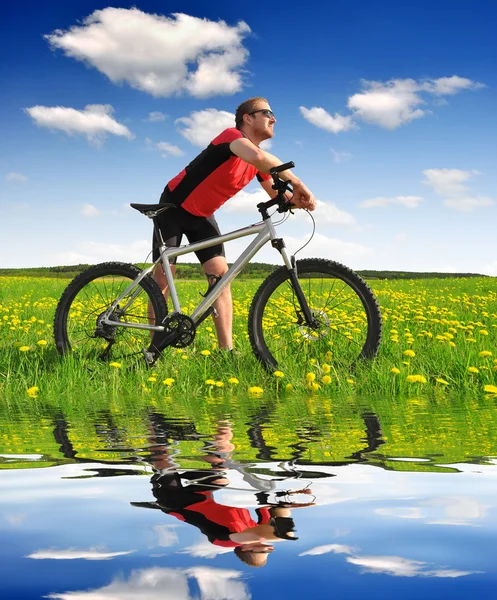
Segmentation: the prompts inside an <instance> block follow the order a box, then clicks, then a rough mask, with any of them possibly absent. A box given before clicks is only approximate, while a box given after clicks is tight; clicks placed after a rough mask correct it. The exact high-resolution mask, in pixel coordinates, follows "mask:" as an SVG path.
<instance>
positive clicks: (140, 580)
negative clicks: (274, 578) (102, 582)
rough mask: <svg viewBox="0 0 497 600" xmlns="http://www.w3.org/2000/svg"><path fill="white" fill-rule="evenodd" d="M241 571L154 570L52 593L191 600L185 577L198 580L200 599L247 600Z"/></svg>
mask: <svg viewBox="0 0 497 600" xmlns="http://www.w3.org/2000/svg"><path fill="white" fill-rule="evenodd" d="M241 575H242V573H241V572H240V571H234V570H225V569H214V568H211V567H193V568H191V569H184V570H182V569H166V568H160V567H155V568H152V569H142V570H139V571H132V572H131V574H130V577H129V579H128V580H127V581H123V579H122V578H119V579H117V578H116V579H115V580H114V581H113V582H112V583H110V584H109V585H107V586H105V587H102V588H99V589H96V590H88V591H75V592H63V593H53V594H49V595H48V596H46V597H47V598H52V599H53V600H117V599H119V600H137V598H139V599H140V600H191V599H193V598H194V597H196V596H197V595H196V594H190V589H189V582H188V578H194V579H196V580H197V584H198V588H199V590H200V598H201V600H218V599H219V598H223V599H225V600H249V598H250V593H249V591H248V589H247V586H246V585H245V583H244V582H243V581H238V579H239V578H240V577H241Z"/></svg>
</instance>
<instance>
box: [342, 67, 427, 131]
mask: <svg viewBox="0 0 497 600" xmlns="http://www.w3.org/2000/svg"><path fill="white" fill-rule="evenodd" d="M362 85H363V87H364V88H365V91H363V92H360V93H358V94H354V95H353V96H351V97H350V98H349V100H348V104H347V105H348V107H349V108H350V110H352V111H353V112H354V114H355V116H356V117H358V118H360V119H362V120H363V121H366V122H367V123H374V124H376V125H379V126H380V127H384V128H385V129H395V128H396V127H399V125H402V124H403V123H408V122H409V121H412V120H413V119H418V118H420V117H422V116H424V115H425V111H423V110H421V109H419V108H415V107H417V106H418V105H419V104H423V103H424V101H423V100H422V98H421V97H420V96H418V95H417V94H416V92H417V91H418V89H419V86H418V84H417V83H416V81H414V79H396V80H395V79H394V80H391V81H387V82H386V83H383V82H379V81H363V82H362Z"/></svg>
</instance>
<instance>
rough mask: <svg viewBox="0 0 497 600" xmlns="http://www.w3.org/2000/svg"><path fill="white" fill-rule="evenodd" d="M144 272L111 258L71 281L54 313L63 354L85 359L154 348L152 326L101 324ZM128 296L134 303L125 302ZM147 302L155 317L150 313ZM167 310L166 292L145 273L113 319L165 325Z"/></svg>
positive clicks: (55, 332)
mask: <svg viewBox="0 0 497 600" xmlns="http://www.w3.org/2000/svg"><path fill="white" fill-rule="evenodd" d="M140 273H141V271H140V269H138V268H137V267H135V266H134V265H130V264H126V263H119V262H110V263H102V264H99V265H95V266H93V267H90V268H89V269H87V270H86V271H84V272H83V273H81V274H80V275H78V276H77V277H76V278H75V279H73V281H72V282H71V283H70V284H69V285H68V286H67V288H66V289H65V291H64V293H63V294H62V297H61V299H60V301H59V304H58V306H57V310H56V312H55V319H54V336H55V342H56V345H57V350H58V351H59V353H60V354H62V355H64V354H67V353H69V352H73V353H74V354H76V355H77V356H78V357H82V358H88V359H101V360H116V359H119V358H121V359H122V358H124V357H126V356H130V355H134V354H140V355H141V354H142V351H143V350H144V349H146V350H148V349H150V346H151V335H150V330H148V329H137V328H131V327H120V326H118V325H116V326H111V325H104V324H102V323H100V322H99V317H100V316H101V315H102V314H103V313H104V312H105V311H106V310H107V309H108V308H109V307H110V306H111V304H112V302H113V301H114V300H115V299H116V298H117V297H118V296H119V295H120V294H122V293H123V292H124V291H125V290H126V288H127V287H128V286H130V285H131V283H132V282H133V280H134V279H136V277H138V275H139V274H140ZM130 300H131V303H130V305H129V306H126V305H127V304H128V302H129V301H130ZM149 304H150V306H151V310H152V311H153V312H151V315H152V317H149ZM121 307H122V308H121ZM124 307H126V308H124ZM166 314H167V307H166V303H165V300H164V296H163V295H162V292H161V290H160V288H159V286H158V285H157V283H156V282H155V281H154V280H153V279H152V278H151V277H150V276H148V275H147V277H145V278H144V279H142V280H141V281H140V283H139V284H138V286H136V287H134V288H133V289H132V290H131V292H129V293H128V294H127V295H126V296H125V297H124V298H123V299H122V300H121V302H120V303H119V305H118V306H117V307H116V308H115V309H114V312H113V313H112V315H111V316H110V319H111V320H115V321H116V323H117V322H122V323H123V322H126V323H138V324H142V325H148V324H151V325H155V323H161V322H162V321H163V320H164V318H165V317H166Z"/></svg>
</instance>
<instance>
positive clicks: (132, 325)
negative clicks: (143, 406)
mask: <svg viewBox="0 0 497 600" xmlns="http://www.w3.org/2000/svg"><path fill="white" fill-rule="evenodd" d="M293 166H294V165H293V163H287V164H285V165H281V166H280V167H276V168H274V169H272V170H271V175H272V177H273V181H274V185H273V188H274V189H275V190H277V192H278V195H277V196H276V197H275V198H273V199H272V200H269V201H267V202H262V203H260V204H258V205H257V209H258V210H259V212H260V214H261V216H262V221H260V222H259V223H256V224H254V225H250V226H248V227H244V228H242V229H238V230H236V231H232V232H231V233H227V234H224V235H220V236H216V237H213V238H210V239H207V240H204V241H202V242H196V243H193V244H188V245H184V246H180V247H178V248H176V247H167V246H166V245H165V244H164V241H163V239H162V236H161V235H160V231H159V228H158V226H157V223H156V217H157V216H158V215H159V214H160V213H162V212H164V211H166V210H173V209H174V208H175V207H174V206H173V205H171V204H131V206H132V207H133V208H135V209H136V210H138V211H139V212H141V213H142V214H144V215H146V216H148V217H149V218H151V219H153V221H154V227H155V230H156V234H157V236H158V239H160V240H161V244H160V248H159V249H160V257H159V259H158V260H157V261H156V262H155V263H154V264H153V265H152V266H150V267H147V268H145V269H143V270H140V269H139V268H138V267H136V266H134V265H131V264H126V263H120V262H109V263H102V264H99V265H95V266H92V267H90V268H89V269H87V270H86V271H84V272H83V273H81V274H80V275H78V276H77V277H76V278H75V279H74V280H73V281H72V282H71V283H70V284H69V286H68V287H67V288H66V290H65V291H64V293H63V295H62V297H61V299H60V301H59V304H58V306H57V311H56V314H55V322H54V333H55V340H56V344H57V349H58V351H59V352H60V353H61V354H66V353H69V352H71V351H72V352H73V353H75V354H77V355H78V356H82V357H85V358H90V359H91V358H100V359H110V358H113V359H117V358H123V357H124V356H127V355H131V354H143V356H144V357H145V360H146V361H147V363H148V364H149V365H153V364H154V363H155V361H156V360H157V358H158V357H159V355H160V353H161V351H162V350H163V349H164V348H166V347H167V346H174V347H186V346H188V345H190V344H191V343H192V342H193V340H194V338H195V333H196V330H197V327H198V326H199V325H200V323H202V321H204V319H206V318H207V317H208V316H209V315H211V314H214V315H215V310H214V308H213V303H214V302H215V301H216V299H217V298H218V297H219V295H220V294H221V292H222V291H223V290H224V289H225V288H226V286H227V285H229V284H230V283H231V281H233V279H234V278H235V277H236V276H237V275H238V274H239V273H240V272H241V270H242V269H243V267H244V266H245V265H246V264H247V263H248V262H249V261H250V260H251V259H252V258H253V257H254V256H255V254H256V253H257V252H258V251H259V250H260V249H261V248H262V247H263V246H264V245H265V244H266V243H267V242H269V241H270V242H271V245H272V246H273V247H274V248H276V249H277V250H278V251H279V252H280V254H281V256H282V259H283V262H284V266H283V267H280V268H279V269H277V270H275V271H274V272H273V273H271V274H270V275H269V276H268V277H267V279H266V280H265V281H264V282H263V283H262V285H261V286H260V287H259V289H258V291H257V292H256V294H255V296H254V298H253V300H252V305H251V308H250V313H249V317H248V330H249V336H250V342H251V345H252V348H253V351H254V353H255V355H256V356H257V358H258V359H259V360H260V361H261V362H262V363H263V364H264V365H265V366H266V367H267V368H269V369H271V370H275V369H282V370H284V369H285V368H286V367H287V366H291V365H293V364H295V363H298V364H305V363H306V362H308V361H309V360H310V359H313V358H314V359H317V360H319V361H320V362H327V363H328V364H333V365H337V366H338V365H350V364H352V363H354V362H355V361H356V360H357V359H358V358H371V357H373V356H375V355H376V353H377V351H378V347H379V344H380V338H381V326H382V324H381V315H380V311H379V307H378V303H377V301H376V299H375V297H374V295H373V293H372V291H371V290H370V288H369V287H368V285H367V284H366V283H365V282H364V281H363V280H362V279H361V278H360V277H359V276H358V275H356V274H355V273H354V272H353V271H351V270H350V269H349V268H347V267H345V266H343V265H341V264H339V263H337V262H334V261H331V260H323V259H317V258H312V259H304V260H299V261H296V260H295V257H293V256H289V254H288V252H287V250H286V248H285V243H284V241H283V239H282V238H278V237H277V235H276V231H275V226H274V223H273V222H272V220H271V215H269V213H268V209H269V208H271V207H273V206H276V207H277V212H279V213H283V212H287V211H288V210H290V209H291V204H290V202H289V201H288V199H287V197H286V195H285V194H286V192H291V191H292V188H291V185H290V182H288V181H282V180H281V179H280V178H279V177H278V173H279V172H280V171H283V170H285V169H288V168H291V167H293ZM248 235H256V238H255V239H254V240H253V241H252V242H251V243H250V244H249V245H248V247H247V248H246V249H245V250H244V251H243V252H242V254H241V255H240V256H239V258H238V259H237V260H236V261H235V262H234V263H233V265H232V266H231V267H230V269H229V270H228V272H227V273H226V274H225V275H224V276H223V277H222V278H221V279H219V280H218V281H217V282H216V283H215V284H214V285H211V286H210V287H209V289H208V291H207V294H206V295H205V297H204V299H203V300H202V301H201V302H200V304H199V305H198V306H197V307H195V308H193V310H191V311H190V310H189V311H188V312H189V313H190V314H185V313H184V312H182V308H181V304H180V301H179V297H178V293H177V290H176V287H175V284H174V280H173V275H172V272H171V267H170V262H169V261H170V259H171V258H173V257H176V256H182V255H184V254H188V253H191V252H195V251H198V250H201V249H203V248H208V247H210V246H214V245H216V244H220V243H224V242H228V241H231V240H236V239H238V238H241V237H245V236H248ZM159 262H160V263H161V265H162V268H163V270H164V274H165V277H166V280H167V282H168V286H169V295H170V298H171V303H172V307H173V309H172V311H170V312H169V311H168V306H167V303H166V301H165V299H164V296H163V294H162V292H161V290H160V289H159V287H158V285H157V284H156V282H155V281H154V280H153V279H152V277H150V274H151V272H152V271H153V269H154V267H155V265H156V264H157V263H159ZM149 304H150V307H151V308H152V309H153V313H152V311H151V309H150V308H149ZM150 315H152V316H150ZM151 332H154V335H153V338H152V339H151Z"/></svg>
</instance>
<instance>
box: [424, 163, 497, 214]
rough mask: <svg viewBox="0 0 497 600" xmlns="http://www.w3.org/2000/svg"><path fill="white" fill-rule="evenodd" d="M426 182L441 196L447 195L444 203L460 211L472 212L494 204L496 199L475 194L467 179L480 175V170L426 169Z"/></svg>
mask: <svg viewBox="0 0 497 600" xmlns="http://www.w3.org/2000/svg"><path fill="white" fill-rule="evenodd" d="M423 174H424V176H425V178H426V179H425V180H424V181H423V183H424V184H426V185H429V186H430V187H432V188H433V190H434V192H435V193H436V194H438V195H439V196H442V197H445V199H444V204H445V206H448V207H449V208H452V209H454V210H457V211H460V212H471V211H473V210H474V209H475V208H481V207H485V206H492V205H493V204H495V201H494V200H493V199H492V198H488V197H485V196H478V195H476V196H474V195H472V194H471V190H470V188H469V187H468V186H467V185H464V184H465V182H466V181H468V180H469V179H471V178H472V177H473V176H474V175H480V172H479V171H475V170H473V171H463V170H461V169H425V170H424V171H423Z"/></svg>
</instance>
